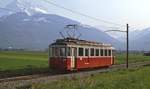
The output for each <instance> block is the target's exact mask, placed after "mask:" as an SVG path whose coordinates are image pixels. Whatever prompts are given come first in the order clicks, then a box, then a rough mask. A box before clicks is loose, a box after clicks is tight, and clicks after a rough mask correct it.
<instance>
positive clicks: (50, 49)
mask: <svg viewBox="0 0 150 89" xmlns="http://www.w3.org/2000/svg"><path fill="white" fill-rule="evenodd" d="M49 57H52V48H49Z"/></svg>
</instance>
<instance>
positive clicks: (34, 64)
mask: <svg viewBox="0 0 150 89" xmlns="http://www.w3.org/2000/svg"><path fill="white" fill-rule="evenodd" d="M125 60H126V55H125V54H116V60H115V63H116V64H121V63H125ZM149 60H150V57H149V56H143V54H140V53H139V54H130V55H129V62H138V61H149ZM47 71H49V69H48V52H33V51H0V77H4V76H5V75H7V76H8V75H10V76H15V75H16V76H17V75H25V74H32V73H36V72H38V73H39V72H40V73H43V72H47Z"/></svg>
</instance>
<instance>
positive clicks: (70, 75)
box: [0, 61, 150, 84]
mask: <svg viewBox="0 0 150 89" xmlns="http://www.w3.org/2000/svg"><path fill="white" fill-rule="evenodd" d="M149 65H150V61H145V62H136V63H130V64H129V68H136V67H141V66H149ZM125 67H126V65H125V64H118V65H113V66H111V67H110V68H102V69H93V70H89V71H79V72H71V73H45V74H35V75H27V76H18V77H11V78H4V79H0V84H1V83H4V82H15V81H30V80H31V81H32V80H37V81H38V80H40V81H41V80H42V79H44V78H46V80H47V79H48V80H57V79H61V78H64V77H68V78H73V77H74V76H78V75H79V76H81V77H82V76H91V75H94V74H96V73H101V72H108V71H111V70H118V69H125Z"/></svg>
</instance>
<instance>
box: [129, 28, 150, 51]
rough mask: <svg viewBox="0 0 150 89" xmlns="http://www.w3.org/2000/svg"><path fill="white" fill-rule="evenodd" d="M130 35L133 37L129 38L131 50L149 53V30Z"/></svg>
mask: <svg viewBox="0 0 150 89" xmlns="http://www.w3.org/2000/svg"><path fill="white" fill-rule="evenodd" d="M132 34H134V35H133V36H132V37H130V48H131V49H136V50H145V51H150V40H149V38H150V28H146V29H143V30H142V31H135V32H134V33H132Z"/></svg>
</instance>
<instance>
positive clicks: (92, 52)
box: [90, 48, 94, 56]
mask: <svg viewBox="0 0 150 89" xmlns="http://www.w3.org/2000/svg"><path fill="white" fill-rule="evenodd" d="M90 51H91V52H90V53H91V56H94V48H91V49H90Z"/></svg>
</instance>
